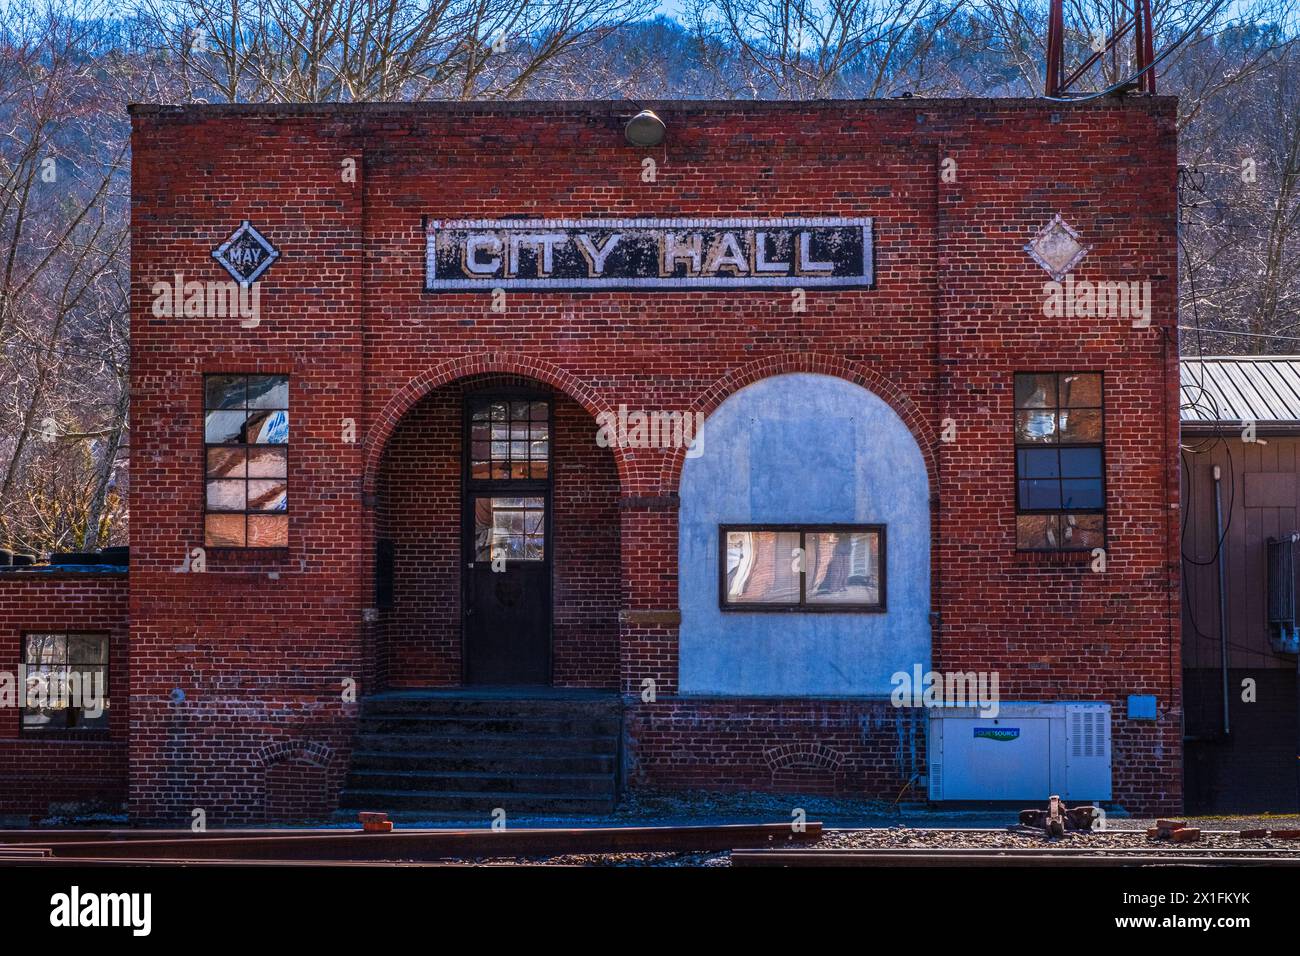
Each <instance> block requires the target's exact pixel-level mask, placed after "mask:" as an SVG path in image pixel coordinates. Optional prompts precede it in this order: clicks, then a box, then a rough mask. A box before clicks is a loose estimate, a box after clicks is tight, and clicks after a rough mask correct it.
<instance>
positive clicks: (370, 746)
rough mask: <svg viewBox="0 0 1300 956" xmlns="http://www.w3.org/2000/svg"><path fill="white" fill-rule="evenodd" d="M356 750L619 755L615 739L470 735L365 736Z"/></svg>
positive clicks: (362, 736)
mask: <svg viewBox="0 0 1300 956" xmlns="http://www.w3.org/2000/svg"><path fill="white" fill-rule="evenodd" d="M357 749H358V750H367V751H377V750H382V751H385V752H390V753H407V752H411V751H425V752H437V753H458V754H459V753H463V754H491V755H493V756H501V757H505V756H511V755H516V754H547V753H566V754H570V753H589V754H593V755H596V756H614V755H615V754H617V753H618V738H617V737H613V736H604V737H579V736H574V737H556V738H554V739H549V740H548V739H547V738H545V737H528V736H524V735H517V736H513V737H488V736H477V735H472V734H466V735H457V736H451V735H439V736H430V735H428V734H365V733H363V734H362V735H361V736H359V737H358V738H357Z"/></svg>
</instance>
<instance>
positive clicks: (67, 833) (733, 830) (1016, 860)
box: [0, 822, 1300, 868]
mask: <svg viewBox="0 0 1300 956" xmlns="http://www.w3.org/2000/svg"><path fill="white" fill-rule="evenodd" d="M839 832H843V831H836V830H826V829H824V828H823V827H822V825H821V824H820V823H815V822H814V823H808V824H806V826H804V827H803V828H802V829H801V830H799V831H796V830H794V829H793V828H792V827H791V825H790V824H789V823H772V824H741V825H729V826H684V827H675V826H669V827H613V828H610V827H602V828H585V827H584V828H536V829H534V828H523V829H510V830H489V829H481V828H480V829H399V830H393V831H391V832H389V833H367V832H363V831H361V830H356V829H330V830H310V829H276V830H269V829H268V830H210V831H204V832H199V833H193V832H191V831H188V830H125V829H120V830H16V831H0V867H4V866H50V865H54V866H77V867H98V866H213V867H223V866H258V867H264V866H272V867H275V866H282V867H291V866H340V867H342V866H376V865H384V866H412V867H419V866H454V865H463V864H465V863H467V862H469V863H483V862H486V863H489V864H491V863H492V862H493V861H506V862H509V861H511V860H518V859H530V858H554V857H564V856H607V855H619V854H631V853H677V854H683V853H728V854H729V856H730V860H731V863H732V864H733V865H734V866H740V867H1090V868H1091V867H1141V866H1269V867H1274V866H1277V867H1283V866H1285V867H1300V847H1297V849H1296V850H1291V849H1274V848H1269V849H1251V848H1244V847H1224V848H1209V847H1205V846H1186V847H1174V846H1171V845H1161V846H1149V847H1141V846H1139V847H1133V846H1106V845H1104V843H1103V842H1101V841H1100V840H1099V841H1097V842H1093V841H1091V840H1090V841H1088V844H1087V845H1084V846H1078V845H1057V844H1044V845H1042V846H1032V847H1024V846H1018V847H998V846H985V847H980V846H963V847H927V846H889V847H825V846H822V847H819V846H816V844H817V843H818V841H820V840H821V838H822V837H823V835H831V834H833V833H839ZM923 832H927V833H955V834H960V835H965V836H972V835H975V834H995V833H1001V834H1005V833H1006V832H1007V830H1006V829H992V830H964V829H952V830H949V829H944V830H937V829H935V830H927V831H923ZM1109 832H1112V833H1116V834H1118V833H1121V832H1125V833H1137V832H1139V831H1109Z"/></svg>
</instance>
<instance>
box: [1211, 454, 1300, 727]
mask: <svg viewBox="0 0 1300 956" xmlns="http://www.w3.org/2000/svg"><path fill="white" fill-rule="evenodd" d="M1222 481H1223V469H1222V468H1220V467H1219V466H1218V465H1215V466H1214V540H1215V541H1217V542H1218V547H1217V548H1216V549H1215V552H1216V555H1215V559H1214V563H1215V565H1217V566H1218V570H1219V669H1220V671H1221V672H1222V677H1223V735H1224V736H1225V737H1226V736H1228V734H1229V733H1230V732H1231V725H1230V723H1229V719H1228V580H1227V573H1226V571H1225V569H1224V566H1223V548H1224V545H1226V544H1227V542H1226V541H1224V539H1223V500H1222V495H1221V493H1220V489H1221V486H1222ZM1297 679H1298V680H1300V678H1297Z"/></svg>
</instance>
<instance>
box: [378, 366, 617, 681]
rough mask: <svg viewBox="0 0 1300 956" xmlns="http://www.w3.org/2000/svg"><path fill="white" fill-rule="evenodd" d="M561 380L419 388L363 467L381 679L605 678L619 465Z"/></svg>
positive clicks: (613, 601)
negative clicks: (373, 475) (373, 467)
mask: <svg viewBox="0 0 1300 956" xmlns="http://www.w3.org/2000/svg"><path fill="white" fill-rule="evenodd" d="M597 431H598V429H597V426H596V423H595V420H594V418H593V417H592V415H591V414H590V413H589V412H588V411H587V410H586V409H585V408H583V406H582V405H581V404H579V403H578V402H577V401H576V400H574V399H573V398H572V397H570V396H569V395H568V394H566V393H565V392H563V391H561V390H559V389H557V388H554V387H553V386H551V385H549V384H547V383H544V382H542V381H539V380H535V379H532V378H528V377H525V376H520V375H509V374H489V375H475V376H470V377H465V378H461V379H457V380H455V381H452V382H448V383H445V384H443V385H440V386H438V387H436V388H433V389H430V390H429V391H428V392H427V393H426V394H425V395H424V396H423V397H422V398H420V399H419V400H418V401H416V402H415V403H414V404H413V405H412V406H411V407H410V408H409V409H408V410H407V411H406V413H405V414H404V415H403V417H402V418H401V420H400V421H398V422H397V424H396V425H395V426H394V428H393V431H392V433H391V435H390V436H389V439H388V442H387V443H386V446H385V448H384V451H383V455H382V458H381V461H380V463H379V469H378V475H377V481H376V499H375V500H376V510H375V534H376V556H377V560H376V598H377V600H376V604H377V609H378V620H377V621H376V624H375V637H376V650H377V655H378V667H377V671H378V673H377V677H378V685H379V687H380V688H387V689H398V688H417V687H465V686H479V687H482V686H502V687H510V686H513V687H527V686H531V687H538V686H554V687H559V688H615V687H617V686H618V605H619V600H620V589H619V568H620V557H619V520H618V495H619V479H618V470H617V466H616V464H615V461H614V457H613V454H612V452H611V450H610V449H608V448H603V447H600V446H599V445H598V444H597V442H596V435H597Z"/></svg>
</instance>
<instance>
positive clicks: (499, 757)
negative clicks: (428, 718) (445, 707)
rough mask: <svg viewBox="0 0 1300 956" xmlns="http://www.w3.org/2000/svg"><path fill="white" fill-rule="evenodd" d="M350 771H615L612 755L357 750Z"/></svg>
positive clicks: (521, 772)
mask: <svg viewBox="0 0 1300 956" xmlns="http://www.w3.org/2000/svg"><path fill="white" fill-rule="evenodd" d="M352 769H353V770H357V771H360V770H425V771H433V772H443V773H456V772H461V773H464V772H473V773H513V774H535V773H560V774H566V773H577V774H583V773H597V774H612V773H614V771H615V770H616V769H617V766H616V757H615V755H614V754H613V753H608V754H598V753H581V752H565V751H558V752H549V753H545V752H544V753H535V752H532V751H529V752H526V753H499V752H493V751H490V750H475V751H462V752H460V753H457V752H455V751H442V750H407V749H403V750H358V751H355V752H354V753H353V754H352Z"/></svg>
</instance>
